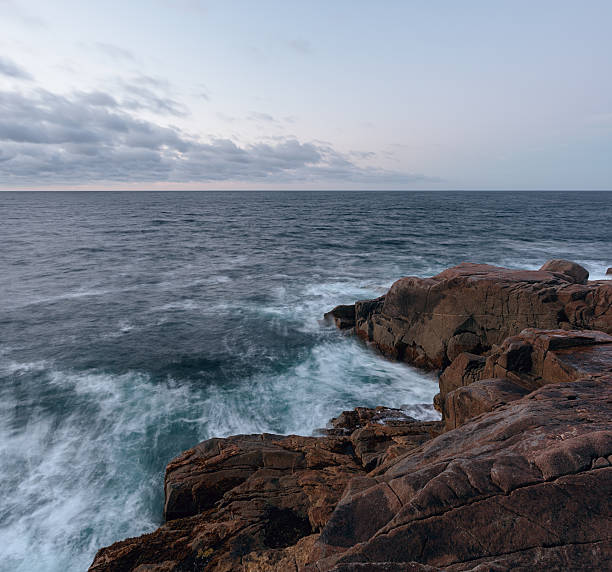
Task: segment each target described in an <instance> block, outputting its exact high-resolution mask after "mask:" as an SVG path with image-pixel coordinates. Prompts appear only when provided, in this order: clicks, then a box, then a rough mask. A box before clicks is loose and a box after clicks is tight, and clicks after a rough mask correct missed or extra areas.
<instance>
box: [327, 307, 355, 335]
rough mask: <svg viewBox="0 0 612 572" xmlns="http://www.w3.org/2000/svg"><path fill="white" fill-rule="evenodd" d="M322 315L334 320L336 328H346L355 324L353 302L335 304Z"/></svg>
mask: <svg viewBox="0 0 612 572" xmlns="http://www.w3.org/2000/svg"><path fill="white" fill-rule="evenodd" d="M323 317H324V318H325V319H326V320H328V321H332V322H334V324H335V325H336V327H337V328H339V329H341V330H346V329H348V328H353V327H354V326H355V304H351V305H340V306H336V307H335V308H334V309H333V310H330V311H329V312H327V313H325V314H324V315H323Z"/></svg>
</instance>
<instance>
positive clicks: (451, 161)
mask: <svg viewBox="0 0 612 572" xmlns="http://www.w3.org/2000/svg"><path fill="white" fill-rule="evenodd" d="M611 22H612V2H610V1H609V0H601V1H598V0H584V1H582V2H578V1H576V0H572V1H564V0H508V1H502V0H500V1H495V2H491V1H490V0H482V1H476V0H463V1H462V2H457V1H456V0H447V1H442V0H420V1H417V0H412V1H411V0H397V1H393V0H381V1H376V2H375V1H373V0H370V1H361V0H346V1H344V0H334V1H330V0H321V1H319V0H311V1H309V2H303V1H298V0H294V1H293V0H282V1H281V0H279V1H268V0H259V1H258V2H254V1H253V0H244V1H241V0H219V1H206V0H121V1H116V0H104V1H102V0H88V1H86V2H84V1H82V0H79V1H77V0H53V2H50V1H49V0H0V189H22V188H23V189H64V188H65V189H72V188H85V189H106V188H113V189H268V188H270V189H612V73H611V71H612V33H610V26H611Z"/></svg>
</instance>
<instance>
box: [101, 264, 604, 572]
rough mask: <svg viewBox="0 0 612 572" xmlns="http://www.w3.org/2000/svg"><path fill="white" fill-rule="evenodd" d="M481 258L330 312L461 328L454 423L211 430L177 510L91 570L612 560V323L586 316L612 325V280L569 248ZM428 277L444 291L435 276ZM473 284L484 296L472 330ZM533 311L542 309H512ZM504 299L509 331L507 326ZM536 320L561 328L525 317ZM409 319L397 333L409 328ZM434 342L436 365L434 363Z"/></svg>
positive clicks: (173, 485)
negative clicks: (530, 265)
mask: <svg viewBox="0 0 612 572" xmlns="http://www.w3.org/2000/svg"><path fill="white" fill-rule="evenodd" d="M467 266H468V265H461V266H460V267H457V268H455V269H451V270H450V271H446V273H445V272H443V273H442V274H440V275H438V277H434V278H433V279H412V278H410V279H404V280H407V281H409V282H408V283H403V284H400V283H402V281H399V282H397V283H396V284H395V285H394V286H393V287H392V289H391V291H390V293H389V294H387V295H386V296H385V297H382V298H380V299H377V300H372V301H368V302H359V303H357V304H356V306H355V307H354V308H353V307H352V306H344V307H341V308H342V309H341V310H338V309H337V308H336V309H334V310H333V311H332V312H331V316H330V317H331V318H333V319H334V321H335V322H336V324H337V325H338V327H340V328H351V327H354V328H355V330H356V331H357V332H358V333H360V332H362V330H360V324H361V326H363V327H367V328H369V327H370V324H372V328H373V329H372V330H371V331H370V333H369V334H368V336H369V335H370V334H372V336H374V331H375V328H374V325H375V324H381V323H383V322H384V320H396V321H399V322H402V324H403V325H402V326H401V327H402V328H404V329H403V330H401V331H403V332H404V333H403V334H402V336H406V335H407V333H406V332H410V333H411V335H418V336H420V337H419V338H418V339H419V342H418V343H417V342H415V344H416V345H415V346H412V347H413V348H416V347H417V346H418V347H419V348H422V351H423V352H424V353H418V352H417V353H418V355H419V356H421V357H423V356H429V357H433V356H435V355H438V354H435V352H434V353H427V352H429V351H433V350H435V347H434V346H433V345H432V346H431V347H430V346H429V345H428V343H429V342H428V341H427V340H429V334H427V332H426V330H425V329H424V328H425V325H424V324H427V327H429V328H431V327H434V326H435V327H436V328H440V329H438V330H435V335H434V336H433V337H432V339H433V338H435V336H436V335H441V338H440V339H444V340H446V341H445V342H444V343H443V344H442V345H441V347H442V348H443V351H444V358H443V359H442V360H441V362H440V363H441V365H442V366H444V365H446V364H449V365H448V367H446V369H445V370H444V371H443V373H442V375H441V377H440V394H439V395H438V396H437V397H436V400H435V404H436V406H437V407H438V409H439V410H440V411H441V412H442V414H443V421H439V422H438V421H433V422H423V421H417V420H414V419H412V418H410V417H408V416H407V415H406V414H405V413H404V412H403V411H401V410H398V409H389V408H385V407H377V408H375V409H367V408H357V409H355V410H353V411H345V412H343V413H342V414H341V415H339V416H338V417H337V418H335V419H333V420H332V421H331V422H330V426H329V427H328V428H327V429H325V430H322V431H321V436H319V437H297V436H279V435H267V434H266V435H241V436H235V437H229V438H227V439H210V440H208V441H205V442H203V443H200V444H199V445H196V446H195V447H194V448H193V449H190V450H188V451H186V452H184V453H183V454H182V455H180V456H179V457H177V458H176V459H175V460H173V461H172V462H171V463H170V464H169V465H168V467H167V471H166V479H165V493H166V503H165V508H164V512H165V518H166V524H164V525H163V526H162V527H160V528H159V529H158V530H157V531H155V532H153V533H151V534H148V535H144V536H142V537H138V538H131V539H127V540H124V541H122V542H118V543H116V544H113V545H112V546H110V547H108V548H103V549H102V550H100V551H99V552H98V554H97V555H96V558H95V560H94V562H93V564H92V566H91V568H90V570H93V571H124V570H125V571H128V570H130V571H137V572H162V571H163V572H167V571H192V570H215V571H229V570H239V571H268V570H270V571H271V570H279V571H285V570H288V571H296V572H297V571H304V572H306V571H311V572H325V571H335V572H349V571H366V570H367V571H381V572H382V571H387V572H389V571H391V572H395V571H400V570H401V571H415V572H417V571H433V570H446V571H449V572H459V571H464V570H472V571H474V572H476V571H479V572H484V571H493V570H494V571H498V570H499V571H502V570H525V571H527V570H564V571H565V570H569V571H579V570H580V571H582V570H604V569H607V567H608V566H609V563H610V562H612V494H611V493H612V335H610V334H609V333H606V332H603V331H594V330H591V329H587V328H586V325H587V324H589V325H598V326H599V327H600V329H604V330H606V331H607V332H610V329H611V328H610V290H609V288H608V285H606V284H605V283H604V282H603V281H601V282H587V283H586V284H583V283H582V282H584V281H585V280H586V276H585V275H584V272H581V271H580V267H578V265H574V264H573V263H570V262H568V261H551V262H549V263H547V264H546V265H545V266H544V267H543V268H544V270H542V271H537V272H527V271H506V270H504V269H497V268H493V267H482V266H477V265H470V266H471V267H472V268H473V269H474V271H475V274H474V275H473V276H471V277H470V275H468V274H467V273H466V272H467V270H466V267H467ZM576 267H578V268H576ZM585 272H586V271H585ZM535 275H537V277H535V278H534V276H535ZM495 276H497V279H496V278H495ZM440 277H442V278H440ZM536 278H537V279H536ZM427 280H429V281H431V283H430V286H431V288H430V290H433V291H434V292H433V293H432V292H428V293H425V291H424V290H423V289H422V286H423V283H424V282H426V281H427ZM496 280H497V282H496ZM419 281H420V282H419ZM397 284H400V286H399V287H397V288H396V285H397ZM394 288H395V292H394V293H393V290H394ZM543 291H545V293H542V292H543ZM572 292H574V294H571V293H572ZM576 292H577V294H575V293H576ZM400 294H401V295H400ZM470 295H473V298H474V299H475V300H477V301H478V302H479V303H480V304H481V305H482V312H481V313H479V314H477V315H474V316H472V317H471V318H470V319H472V322H470V324H472V325H473V327H472V329H471V330H468V329H466V330H464V331H459V332H457V329H456V328H455V329H454V330H453V327H452V325H453V324H455V323H456V320H457V319H458V316H459V315H461V316H462V317H463V314H464V313H465V312H466V311H467V306H468V305H469V304H472V303H473V302H472V301H470V300H471V298H470ZM491 296H494V297H497V299H492V298H490V297H491ZM572 296H574V298H572ZM548 297H550V299H548ZM544 299H546V300H547V301H544ZM389 300H390V302H389ZM453 300H454V301H455V302H456V303H458V304H459V306H458V307H457V308H456V309H455V310H454V311H453V308H452V306H450V305H449V304H451V301H453ZM606 300H607V302H606ZM387 302H389V305H388V306H387ZM474 304H476V303H475V302H474ZM606 304H607V305H606ZM413 305H414V306H413ZM548 305H552V306H548ZM559 305H561V306H562V314H559V313H558V312H560V310H559V309H558V308H559ZM414 307H416V308H417V309H418V311H419V312H421V314H419V315H420V318H417V310H415V309H414ZM385 308H386V309H385ZM394 308H395V310H394ZM424 308H428V309H430V310H431V309H435V310H436V312H429V313H423V309H424ZM470 308H472V309H476V308H477V305H474V306H470ZM551 308H552V309H553V310H554V309H555V308H557V310H556V312H557V314H555V311H552V312H549V309H551ZM517 309H523V310H525V311H526V314H525V316H519V315H516V316H513V315H512V311H514V310H517ZM337 310H338V311H337ZM396 310H397V313H396V315H395V317H390V314H389V312H391V311H396ZM442 310H445V311H446V310H448V312H446V314H449V315H450V318H449V315H440V316H438V315H437V314H438V313H440V314H441V313H442ZM496 310H497V311H500V312H503V314H502V317H503V320H502V319H501V318H499V319H498V323H499V327H500V328H503V329H504V330H505V331H506V332H508V335H506V336H505V337H504V338H501V339H499V336H498V333H497V332H496V331H495V329H494V327H495V317H494V314H493V312H494V311H496ZM527 310H528V311H527ZM438 311H439V312H438ZM351 312H354V321H353V323H354V324H355V325H354V326H352V325H347V324H350V323H351V316H353V314H352V313H351ZM400 312H403V314H402V313H400ZM363 316H368V317H367V318H363V319H362V317H363ZM555 316H556V317H555ZM451 318H452V319H451ZM560 318H563V319H562V321H561V323H559V319H560ZM418 319H420V320H422V323H421V324H420V325H419V324H418V323H417V321H418ZM438 319H440V320H442V321H441V322H438V321H436V320H438ZM445 319H448V320H449V321H448V322H444V320H445ZM360 320H361V322H360ZM364 320H365V321H364ZM368 320H369V321H368ZM525 320H527V321H530V320H540V325H543V326H544V327H543V328H542V327H540V328H537V327H535V326H534V325H533V324H531V323H530V324H528V326H529V327H527V328H523V327H522V325H523V324H524V323H525ZM555 320H556V321H555ZM507 321H509V324H508V323H507ZM404 322H405V323H404ZM464 322H465V320H464ZM390 323H391V322H390ZM445 323H447V324H449V327H448V328H446V329H445V327H444V324H445ZM550 324H554V327H552V326H551V325H550ZM577 324H580V329H577V328H575V327H574V328H573V329H572V327H573V326H575V325H577ZM559 325H561V326H562V327H561V328H559V327H558V326H559ZM376 327H378V326H376ZM392 327H393V328H395V330H393V331H394V332H395V333H393V334H391V333H389V336H395V334H398V333H399V332H400V326H399V325H397V324H396V322H392ZM513 327H515V328H520V329H513ZM451 331H453V332H454V333H453V334H452V335H451V336H450V337H448V336H447V334H448V333H449V332H451ZM464 334H469V335H464ZM445 336H446V337H445ZM372 339H373V338H372ZM378 339H379V340H380V338H378ZM393 339H395V338H393ZM402 339H403V340H404V342H405V341H406V340H407V338H405V337H403V338H402ZM453 340H454V341H453ZM496 340H498V341H496ZM404 342H402V343H404ZM389 347H396V346H389ZM406 347H407V346H406ZM432 348H433V350H432ZM449 348H451V349H450V352H449ZM415 351H416V350H415ZM420 351H421V350H419V352H420ZM436 351H437V350H436ZM403 352H404V353H403V354H402V356H403V357H404V358H406V356H407V355H408V354H407V353H406V348H404V350H403ZM388 353H391V354H393V352H388ZM411 355H412V354H411ZM429 357H428V358H427V359H425V358H424V361H423V365H426V366H431V365H432V364H433V363H434V362H433V360H430V359H429ZM451 358H452V359H451Z"/></svg>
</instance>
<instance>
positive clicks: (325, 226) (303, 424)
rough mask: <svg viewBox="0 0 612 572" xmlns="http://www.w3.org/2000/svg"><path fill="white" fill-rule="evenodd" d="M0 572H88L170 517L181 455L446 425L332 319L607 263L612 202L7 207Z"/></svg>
mask: <svg viewBox="0 0 612 572" xmlns="http://www.w3.org/2000/svg"><path fill="white" fill-rule="evenodd" d="M0 222H1V225H0V239H1V244H2V248H1V250H0V459H1V470H0V488H1V490H2V492H3V494H2V496H1V498H0V546H1V547H2V548H1V551H2V558H1V559H0V569H1V570H6V571H11V572H15V571H27V572H32V571H39V570H40V571H45V572H49V571H51V572H54V571H57V572H60V571H61V572H64V571H66V570H75V571H78V570H85V569H86V568H87V567H88V565H89V564H90V563H91V561H92V559H93V557H94V554H95V552H96V550H97V549H99V548H100V547H102V546H105V545H108V544H110V543H112V542H114V541H117V540H121V539H123V538H125V537H128V536H135V535H139V534H142V533H145V532H149V531H152V530H154V529H155V528H156V527H157V526H159V525H160V524H161V522H162V518H161V517H162V503H163V475H164V469H165V466H166V464H167V463H168V461H169V460H170V459H172V458H173V457H174V456H176V455H177V454H179V453H180V452H181V451H183V450H184V449H187V448H189V447H190V446H192V445H195V444H196V443H198V442H199V441H201V440H204V439H207V438H209V437H212V436H227V435H231V434H237V433H255V432H264V431H265V432H273V433H282V434H288V433H297V434H302V435H309V434H312V433H313V431H315V430H316V429H317V428H320V427H324V426H325V425H326V423H327V421H328V420H329V419H330V418H331V417H333V416H336V415H338V414H339V413H340V412H341V411H343V410H346V409H351V408H353V407H356V406H360V405H363V406H375V405H387V406H392V407H403V408H405V409H406V410H407V411H408V412H409V413H410V414H411V415H413V416H415V417H417V418H420V419H435V418H437V414H436V412H435V411H434V410H433V408H432V407H431V401H432V398H433V396H434V395H435V393H437V383H436V379H435V377H434V376H433V375H431V374H425V373H423V372H420V371H417V370H415V369H413V368H410V367H408V366H406V365H404V364H400V363H395V362H392V361H389V360H386V359H384V358H382V357H380V356H379V355H378V354H376V353H375V352H374V351H373V350H371V349H370V348H369V347H367V346H365V345H364V344H363V343H361V342H360V341H359V340H357V339H355V338H353V337H350V336H348V335H346V334H343V333H342V332H340V331H337V330H336V329H335V328H334V327H332V326H330V325H327V324H324V323H323V322H322V321H321V318H322V315H323V313H324V312H325V311H327V310H329V309H331V308H332V307H333V306H335V305H337V304H342V303H352V302H354V301H355V300H359V299H366V298H372V297H376V296H379V295H381V294H383V293H384V292H385V291H386V290H387V289H388V287H389V286H390V285H391V283H392V282H393V281H394V280H396V279H397V278H400V277H402V276H407V275H417V276H430V275H433V274H436V273H438V272H440V271H441V270H443V269H444V268H447V267H449V266H452V265H454V264H457V263H459V262H462V261H472V262H482V263H489V264H496V265H501V266H507V267H511V268H530V269H535V268H538V267H539V266H541V265H542V264H543V263H544V262H545V261H546V260H547V259H550V258H567V259H570V260H574V261H576V262H579V263H580V264H582V265H584V266H585V267H586V268H587V269H588V270H589V271H590V272H591V278H592V279H593V278H604V273H605V270H606V268H607V267H608V266H612V232H611V230H610V229H611V228H612V193H601V192H576V193H570V192H554V193H553V192H538V193H526V192H520V193H519V192H490V193H489V192H286V193H285V192H202V193H198V192H185V193H183V192H181V193H161V192H126V193H104V192H86V193H56V192H49V193H17V192H15V193H13V192H8V193H0Z"/></svg>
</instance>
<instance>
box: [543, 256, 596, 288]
mask: <svg viewBox="0 0 612 572" xmlns="http://www.w3.org/2000/svg"><path fill="white" fill-rule="evenodd" d="M540 270H544V271H546V272H552V273H559V274H562V275H563V276H564V277H568V278H569V279H570V280H571V281H572V282H575V283H576V284H586V283H587V280H588V279H589V272H588V270H587V269H586V268H583V267H582V266H580V264H576V263H575V262H571V261H569V260H563V259H560V258H556V259H553V260H549V261H548V262H546V263H545V264H544V265H543V266H542V267H541V268H540Z"/></svg>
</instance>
